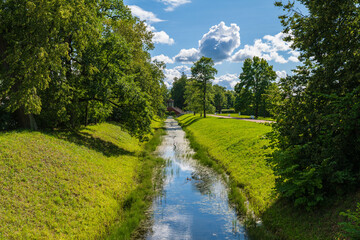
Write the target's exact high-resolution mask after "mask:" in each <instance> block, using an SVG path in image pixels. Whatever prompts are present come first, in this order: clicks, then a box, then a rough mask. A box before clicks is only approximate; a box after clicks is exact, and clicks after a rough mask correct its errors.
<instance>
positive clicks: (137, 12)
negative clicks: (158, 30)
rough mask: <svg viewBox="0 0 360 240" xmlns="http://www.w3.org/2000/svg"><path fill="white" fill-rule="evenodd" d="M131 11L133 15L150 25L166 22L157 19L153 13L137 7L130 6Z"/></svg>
mask: <svg viewBox="0 0 360 240" xmlns="http://www.w3.org/2000/svg"><path fill="white" fill-rule="evenodd" d="M128 7H129V8H130V10H131V13H132V14H133V15H134V16H135V17H138V18H139V19H140V20H141V21H146V22H148V23H157V22H163V21H164V20H161V19H159V18H157V17H156V15H155V14H154V13H152V12H148V11H145V10H144V9H142V8H141V7H139V6H136V5H129V6H128Z"/></svg>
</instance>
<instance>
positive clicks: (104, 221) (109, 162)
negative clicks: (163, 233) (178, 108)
mask: <svg viewBox="0 0 360 240" xmlns="http://www.w3.org/2000/svg"><path fill="white" fill-rule="evenodd" d="M156 125H157V126H156ZM160 125H161V122H160V121H159V122H157V123H155V124H154V126H153V127H154V128H156V127H159V126H160ZM155 144H156V143H155ZM149 145H154V143H150V144H147V145H146V144H145V143H141V142H139V141H138V140H137V139H136V138H133V137H131V136H130V135H129V134H128V133H127V132H125V131H123V130H122V129H121V127H119V126H116V125H114V124H109V123H103V124H99V125H96V126H89V127H87V128H85V129H82V130H81V131H79V132H76V133H69V132H51V133H40V132H30V131H13V132H7V133H0V185H1V188H0V206H1V207H0V216H1V217H0V239H2V238H3V239H98V238H102V237H104V236H107V235H108V233H109V229H110V226H113V225H114V222H117V224H116V225H117V226H118V227H119V228H121V227H122V226H125V229H126V231H125V230H124V231H123V233H124V234H125V235H126V234H127V235H129V234H130V233H129V232H131V231H132V230H134V228H136V224H137V223H138V222H139V221H140V220H141V219H140V218H139V217H137V218H136V219H132V220H131V221H132V222H133V224H129V223H128V220H129V219H128V218H125V217H124V216H126V214H131V213H132V212H134V210H131V208H132V206H133V204H132V203H133V202H136V201H135V200H134V201H132V200H131V199H132V198H134V197H133V196H132V195H131V194H132V193H133V192H134V191H135V190H136V189H137V188H138V187H139V186H140V185H141V186H142V187H143V188H144V189H149V188H151V186H149V181H148V180H145V181H143V180H142V179H144V176H149V174H151V173H147V172H148V171H149V166H150V165H151V163H150V162H151V161H152V160H153V159H151V158H150V157H149V155H148V154H146V153H144V149H145V148H148V149H152V148H153V147H151V146H150V147H149ZM158 161H160V160H158ZM150 185H151V183H150ZM129 199H130V200H129ZM141 205H143V206H138V207H136V209H140V207H143V209H144V208H145V207H146V206H145V205H146V204H145V203H143V202H142V203H141ZM133 215H139V214H133ZM130 219H131V218H130ZM112 229H113V228H112Z"/></svg>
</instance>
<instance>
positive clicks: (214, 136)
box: [178, 114, 360, 240]
mask: <svg viewBox="0 0 360 240" xmlns="http://www.w3.org/2000/svg"><path fill="white" fill-rule="evenodd" d="M224 115H225V114H224ZM178 120H179V122H180V123H181V125H182V126H184V127H185V129H186V131H187V133H188V136H189V139H190V142H191V143H192V147H195V150H196V151H198V152H197V154H198V155H199V159H200V160H201V161H202V159H205V161H203V162H204V163H205V164H207V165H209V166H214V165H215V169H218V168H219V167H220V168H221V169H224V170H225V171H227V173H228V174H229V175H230V176H231V177H232V181H231V182H230V186H231V192H230V195H229V197H230V198H231V199H232V201H233V202H235V203H236V204H237V206H238V210H239V211H240V212H241V213H243V212H244V211H246V210H245V209H243V208H244V201H245V200H244V199H243V197H242V195H241V194H239V192H237V191H234V189H235V188H236V187H240V188H241V189H243V190H244V191H245V195H246V197H248V198H249V200H250V203H251V205H250V207H251V208H252V210H255V213H257V215H258V216H261V217H262V220H263V225H261V226H256V224H255V222H254V221H253V220H252V219H249V220H250V221H247V228H248V234H249V235H250V236H251V237H252V238H251V239H264V240H267V239H269V240H273V239H298V240H302V239H309V240H310V239H311V240H312V239H318V240H328V239H329V240H330V239H333V240H335V239H336V240H340V239H345V238H344V237H342V236H341V229H340V227H339V223H340V222H342V221H345V219H344V218H343V217H341V216H340V215H339V213H340V212H344V211H346V210H347V209H354V208H355V207H356V202H358V201H359V200H358V199H359V196H360V193H359V192H357V193H354V194H349V195H348V196H345V197H343V198H338V199H333V201H332V202H327V203H325V204H324V205H323V206H321V207H319V208H317V209H313V210H312V211H306V210H305V209H299V208H296V207H294V205H293V203H291V202H287V201H285V200H282V199H277V195H273V194H272V193H273V190H272V189H273V187H274V181H275V178H274V175H273V172H272V170H271V168H270V166H269V165H268V164H267V163H266V161H265V159H266V155H267V154H269V153H271V151H272V150H271V149H269V148H267V145H268V144H269V142H268V140H267V139H266V138H264V135H265V134H266V133H267V132H269V131H271V127H269V126H266V125H264V124H259V123H253V122H247V121H238V120H234V119H220V118H214V117H208V118H205V119H204V118H200V117H199V116H193V115H189V114H188V115H183V116H181V117H179V118H178ZM204 155H208V156H209V157H210V158H211V159H214V160H215V161H216V162H217V163H218V164H219V165H220V166H217V164H214V163H212V162H207V161H208V160H207V159H208V158H209V157H206V156H204ZM221 169H220V170H219V171H221Z"/></svg>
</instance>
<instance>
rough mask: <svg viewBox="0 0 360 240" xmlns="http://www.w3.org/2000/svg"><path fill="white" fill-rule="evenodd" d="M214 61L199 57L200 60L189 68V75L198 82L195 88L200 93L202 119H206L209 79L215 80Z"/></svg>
mask: <svg viewBox="0 0 360 240" xmlns="http://www.w3.org/2000/svg"><path fill="white" fill-rule="evenodd" d="M213 66H214V61H213V60H212V59H211V58H207V57H201V58H200V60H198V61H197V62H195V63H194V65H193V66H192V67H191V74H192V77H193V78H194V79H195V81H197V82H198V85H194V86H197V87H198V88H199V89H200V91H201V95H202V98H201V105H202V110H203V113H204V118H205V117H206V112H207V110H208V108H209V107H208V106H209V105H208V98H209V97H208V96H207V95H209V91H208V88H209V87H210V86H211V85H212V84H211V81H210V80H211V79H215V74H216V73H217V70H216V69H215V68H214V67H213Z"/></svg>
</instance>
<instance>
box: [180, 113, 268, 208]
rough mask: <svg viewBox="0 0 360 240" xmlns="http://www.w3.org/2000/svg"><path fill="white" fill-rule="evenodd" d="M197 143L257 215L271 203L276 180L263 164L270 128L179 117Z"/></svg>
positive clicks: (188, 116)
mask: <svg viewBox="0 0 360 240" xmlns="http://www.w3.org/2000/svg"><path fill="white" fill-rule="evenodd" d="M178 120H179V122H180V124H181V125H182V126H185V127H186V129H187V130H188V131H189V132H190V134H191V135H192V136H193V137H194V139H195V140H196V142H197V143H199V144H200V145H202V146H203V147H204V148H206V149H207V152H208V154H209V155H210V157H212V158H213V159H215V160H216V161H217V162H219V164H220V165H221V166H222V167H223V168H224V169H225V171H226V172H227V173H228V174H229V175H230V176H231V177H232V179H233V180H234V182H235V183H236V184H237V186H238V187H240V188H241V189H242V190H243V192H244V193H245V195H246V197H247V198H248V199H249V202H250V208H251V209H252V210H254V211H255V213H260V212H262V211H264V210H265V209H266V207H267V206H269V204H270V203H271V202H272V197H271V194H272V188H273V187H274V182H275V177H274V175H273V172H272V170H271V169H270V167H269V166H268V164H267V163H266V161H265V156H266V155H267V154H269V153H270V152H271V149H268V148H266V146H267V145H268V144H269V142H268V140H267V139H265V138H264V135H265V134H266V133H268V132H269V131H270V130H271V128H270V127H269V126H265V125H263V124H257V123H253V122H247V121H238V120H233V119H222V118H212V117H208V118H205V119H204V118H199V117H197V116H193V115H183V116H181V117H179V118H178Z"/></svg>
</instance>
